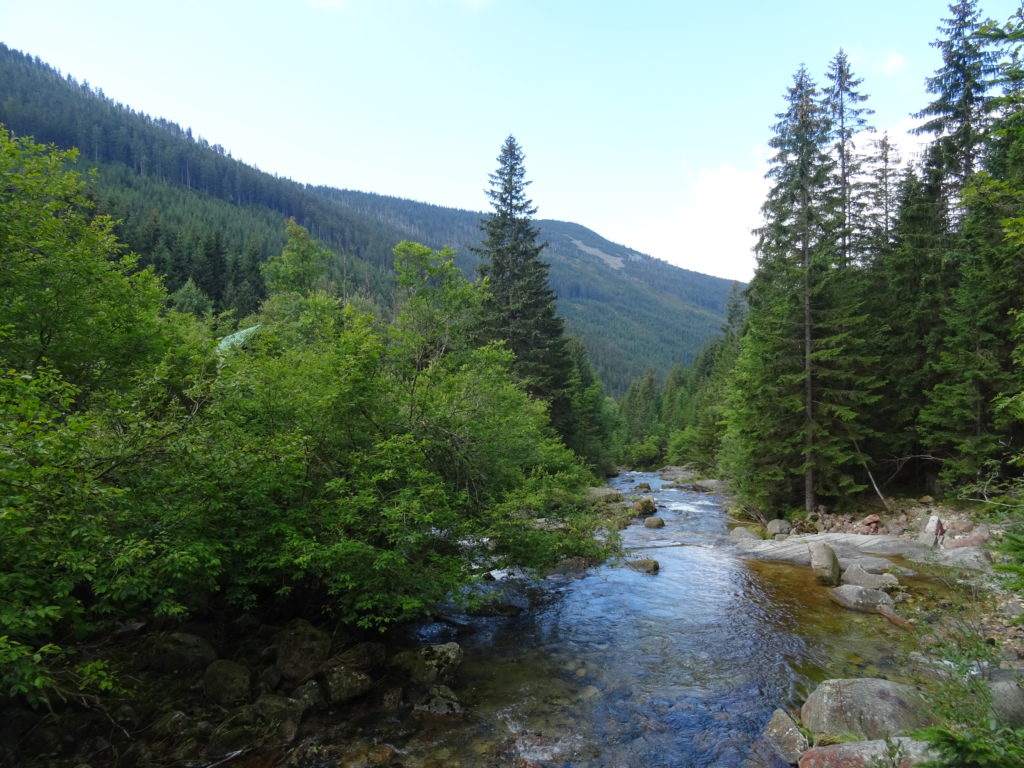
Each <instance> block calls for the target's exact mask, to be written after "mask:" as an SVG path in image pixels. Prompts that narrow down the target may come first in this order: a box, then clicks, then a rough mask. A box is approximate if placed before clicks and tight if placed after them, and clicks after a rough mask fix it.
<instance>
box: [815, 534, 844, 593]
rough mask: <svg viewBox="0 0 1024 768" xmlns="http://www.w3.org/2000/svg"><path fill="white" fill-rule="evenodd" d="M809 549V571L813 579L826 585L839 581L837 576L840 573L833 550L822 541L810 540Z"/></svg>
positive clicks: (840, 569) (830, 585) (833, 584)
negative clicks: (812, 574)
mask: <svg viewBox="0 0 1024 768" xmlns="http://www.w3.org/2000/svg"><path fill="white" fill-rule="evenodd" d="M810 550H811V571H813V573H814V578H815V580H816V581H817V582H818V583H819V584H823V585H824V586H826V587H834V586H835V585H836V584H838V583H839V576H840V574H841V573H842V568H840V566H839V558H838V557H836V552H835V550H834V549H832V547H830V546H829V545H828V544H826V543H825V542H823V541H813V542H811V544H810Z"/></svg>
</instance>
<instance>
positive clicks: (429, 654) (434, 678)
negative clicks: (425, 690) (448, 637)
mask: <svg viewBox="0 0 1024 768" xmlns="http://www.w3.org/2000/svg"><path fill="white" fill-rule="evenodd" d="M461 663H462V647H461V646H460V645H459V644H458V643H442V644H441V645H425V646H423V647H422V648H417V649H416V650H413V651H402V652H401V653H398V654H395V657H394V658H393V659H392V660H391V664H392V666H395V667H398V668H400V669H404V670H405V671H406V672H407V673H408V674H409V679H410V680H412V682H414V683H416V684H417V685H433V684H434V683H437V682H443V681H447V680H449V679H451V677H452V676H453V675H454V674H455V670H456V669H458V667H459V665H460V664H461Z"/></svg>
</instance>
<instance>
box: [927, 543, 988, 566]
mask: <svg viewBox="0 0 1024 768" xmlns="http://www.w3.org/2000/svg"><path fill="white" fill-rule="evenodd" d="M990 557H991V556H990V555H989V554H988V552H986V551H985V550H983V549H981V548H980V547H960V548H958V549H944V550H941V551H939V552H938V553H936V555H935V562H936V563H938V564H939V565H944V566H946V567H947V568H967V569H968V570H972V571H984V570H986V569H987V568H988V567H989V565H990V564H991V562H992V561H991V559H990Z"/></svg>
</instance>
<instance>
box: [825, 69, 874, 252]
mask: <svg viewBox="0 0 1024 768" xmlns="http://www.w3.org/2000/svg"><path fill="white" fill-rule="evenodd" d="M826 76H827V77H828V80H829V85H828V87H827V88H826V89H825V98H824V102H825V111H826V115H827V117H828V119H829V123H830V125H829V132H830V136H831V139H832V157H833V160H834V161H835V165H836V186H837V188H838V195H839V211H838V213H839V222H838V223H839V253H838V256H839V263H840V265H841V266H848V265H849V264H850V263H851V261H852V260H853V258H854V257H855V256H856V255H857V253H856V252H857V251H859V250H860V248H858V247H857V245H856V244H857V243H858V241H860V240H862V239H863V237H862V235H861V233H860V232H858V230H859V229H860V227H859V224H860V222H861V219H862V218H863V210H864V207H865V205H864V200H863V194H861V192H862V185H861V184H859V183H858V181H857V179H858V176H859V175H860V172H861V165H862V163H861V161H860V158H859V157H858V156H857V147H856V144H855V143H854V137H855V136H856V135H857V134H859V133H862V132H864V131H869V130H873V129H872V128H871V127H870V126H869V125H868V121H867V115H870V114H872V113H873V112H874V110H872V109H869V108H867V107H864V106H860V105H861V104H862V103H863V102H864V101H867V98H868V97H867V96H866V95H865V94H862V93H860V91H858V90H857V89H858V88H859V87H860V85H861V83H863V82H864V80H863V78H858V77H855V76H854V74H853V71H852V69H851V68H850V60H849V58H848V57H847V56H846V52H845V51H843V50H842V49H839V52H838V53H837V54H836V55H835V58H833V59H832V62H831V63H830V64H829V69H828V72H827V75H826Z"/></svg>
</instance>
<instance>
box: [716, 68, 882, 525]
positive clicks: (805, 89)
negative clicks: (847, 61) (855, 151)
mask: <svg viewBox="0 0 1024 768" xmlns="http://www.w3.org/2000/svg"><path fill="white" fill-rule="evenodd" d="M787 100H788V104H787V109H786V111H785V112H784V113H782V114H780V115H779V118H780V121H779V123H777V124H776V126H775V136H774V137H773V138H772V140H771V146H772V147H774V148H775V149H776V155H775V157H774V158H773V160H772V168H771V169H770V170H769V172H768V176H769V178H770V179H772V180H773V181H774V185H773V187H772V189H771V191H770V192H769V195H768V199H767V201H766V202H765V204H764V206H763V208H762V211H763V213H764V217H765V224H764V226H763V227H762V228H761V230H760V231H759V240H758V246H757V251H758V269H757V273H756V274H755V276H754V280H753V281H752V282H751V285H750V288H749V291H748V303H749V307H750V314H749V320H748V326H747V333H746V335H745V336H744V339H743V342H742V349H741V352H740V356H739V359H738V361H737V367H736V375H735V377H734V379H733V383H732V387H731V390H730V391H731V395H730V399H729V408H728V416H727V420H728V429H727V433H726V437H727V440H726V442H727V445H726V446H725V447H724V448H723V457H724V459H725V463H726V465H727V467H728V468H729V470H730V474H731V475H732V477H733V479H734V481H735V482H736V483H737V486H738V487H739V490H740V491H741V493H742V494H743V495H744V496H746V498H747V499H748V500H750V501H753V502H754V503H756V504H758V505H759V506H762V507H765V506H769V507H775V506H778V505H783V504H793V503H795V502H796V500H797V497H798V495H802V496H803V507H804V508H805V509H806V510H808V511H811V510H813V509H814V508H815V507H816V506H817V503H818V496H819V494H820V495H823V496H828V497H831V498H836V497H839V496H841V495H844V494H846V493H848V492H850V491H852V490H856V489H857V488H858V487H859V486H858V483H857V482H856V480H855V479H854V477H853V474H852V471H851V467H853V466H856V465H859V464H860V463H861V461H862V455H861V453H860V450H859V448H858V447H857V446H858V441H859V440H861V439H863V438H864V437H865V436H866V434H867V430H866V427H865V426H864V422H865V416H866V414H865V406H866V405H868V404H870V403H871V402H873V400H874V399H875V398H874V396H873V394H872V390H873V388H874V386H875V383H874V381H873V380H872V378H871V375H870V366H871V363H872V360H871V358H870V355H868V354H866V352H865V349H866V348H867V343H866V335H867V334H866V321H865V316H864V314H863V312H862V311H861V305H860V293H861V292H860V290H859V289H858V287H857V284H856V283H857V275H856V273H855V272H853V271H850V270H837V269H836V268H835V265H836V263H837V259H836V254H837V251H838V249H839V244H840V237H839V235H840V233H841V231H842V227H841V225H840V222H841V214H840V208H841V200H840V198H839V196H838V195H837V194H836V188H835V185H834V183H833V175H834V173H835V163H834V162H833V160H832V158H831V157H830V156H829V154H828V151H827V150H828V145H829V141H830V135H829V130H828V128H829V120H828V118H827V115H826V114H825V113H824V111H823V109H822V106H821V102H820V101H819V99H818V97H817V88H816V86H815V84H814V83H813V81H812V80H811V78H810V76H809V75H808V74H807V71H806V70H805V69H803V68H801V69H800V70H799V71H798V72H797V74H796V76H795V78H794V82H793V86H792V87H791V88H790V89H789V91H788V94H787ZM800 476H802V483H801V482H797V478H798V477H800ZM801 486H802V487H801ZM800 491H802V494H800V493H799V492H800Z"/></svg>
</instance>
